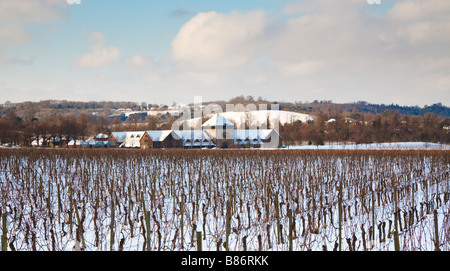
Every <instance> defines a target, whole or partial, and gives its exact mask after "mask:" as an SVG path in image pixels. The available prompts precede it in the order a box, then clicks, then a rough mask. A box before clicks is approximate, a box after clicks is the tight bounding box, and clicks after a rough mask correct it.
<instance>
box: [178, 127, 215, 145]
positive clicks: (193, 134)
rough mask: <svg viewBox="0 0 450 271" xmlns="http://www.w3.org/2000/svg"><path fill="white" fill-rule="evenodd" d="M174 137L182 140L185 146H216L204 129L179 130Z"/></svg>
mask: <svg viewBox="0 0 450 271" xmlns="http://www.w3.org/2000/svg"><path fill="white" fill-rule="evenodd" d="M173 134H174V137H175V138H176V139H179V140H181V141H182V146H183V147H185V148H203V147H214V146H215V144H214V142H213V140H212V138H211V137H210V136H209V135H208V133H206V132H205V131H203V130H177V131H173Z"/></svg>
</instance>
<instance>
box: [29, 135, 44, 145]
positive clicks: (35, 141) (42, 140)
mask: <svg viewBox="0 0 450 271" xmlns="http://www.w3.org/2000/svg"><path fill="white" fill-rule="evenodd" d="M43 143H44V139H43V138H42V137H41V138H39V143H38V140H37V139H35V140H33V142H31V146H42V144H43Z"/></svg>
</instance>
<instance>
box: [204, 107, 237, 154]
mask: <svg viewBox="0 0 450 271" xmlns="http://www.w3.org/2000/svg"><path fill="white" fill-rule="evenodd" d="M202 129H203V131H205V132H206V133H207V134H208V135H209V136H210V137H211V138H212V140H213V142H214V143H215V144H216V146H218V147H220V148H228V147H231V146H232V145H233V143H234V123H232V122H231V121H229V120H227V119H226V118H224V117H223V116H222V115H220V114H216V115H214V116H213V117H212V118H210V119H209V120H207V121H206V122H205V123H204V124H203V125H202Z"/></svg>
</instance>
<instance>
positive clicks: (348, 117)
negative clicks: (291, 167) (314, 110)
mask: <svg viewBox="0 0 450 271" xmlns="http://www.w3.org/2000/svg"><path fill="white" fill-rule="evenodd" d="M333 117H335V118H332V117H331V116H330V115H328V114H326V113H323V112H322V113H319V114H318V115H317V117H316V119H315V121H314V122H311V123H302V122H295V123H293V124H286V125H283V126H281V127H280V134H281V136H282V137H283V143H284V144H289V145H290V144H304V143H305V142H306V143H309V144H317V145H322V144H324V142H326V141H329V142H330V141H331V142H354V143H357V144H361V143H374V142H376V143H378V142H434V143H445V144H448V143H450V131H449V128H450V119H449V118H447V119H446V118H443V117H440V116H437V115H436V114H432V113H427V114H425V115H424V116H409V115H401V114H400V113H397V112H393V111H385V112H384V113H381V114H366V113H347V114H342V115H339V116H337V117H336V116H335V115H334V116H333Z"/></svg>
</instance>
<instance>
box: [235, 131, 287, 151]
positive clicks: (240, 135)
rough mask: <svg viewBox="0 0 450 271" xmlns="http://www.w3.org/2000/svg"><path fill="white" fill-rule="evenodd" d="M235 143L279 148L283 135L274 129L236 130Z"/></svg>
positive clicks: (236, 144)
mask: <svg viewBox="0 0 450 271" xmlns="http://www.w3.org/2000/svg"><path fill="white" fill-rule="evenodd" d="M234 145H235V146H241V147H242V146H245V147H261V148H278V147H280V146H281V136H280V134H279V133H278V132H277V131H276V130H274V129H251V130H234Z"/></svg>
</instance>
